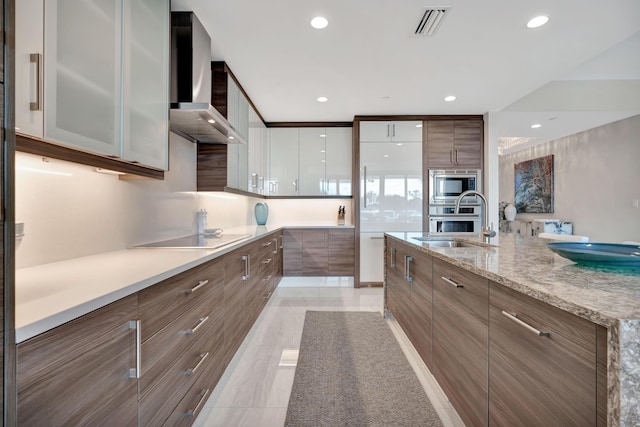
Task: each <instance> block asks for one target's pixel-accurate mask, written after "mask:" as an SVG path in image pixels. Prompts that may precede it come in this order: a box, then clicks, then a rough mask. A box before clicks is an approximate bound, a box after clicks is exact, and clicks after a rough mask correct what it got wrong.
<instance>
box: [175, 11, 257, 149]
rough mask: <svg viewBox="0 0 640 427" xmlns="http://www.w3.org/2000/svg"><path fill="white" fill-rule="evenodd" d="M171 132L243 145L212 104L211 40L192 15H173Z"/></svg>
mask: <svg viewBox="0 0 640 427" xmlns="http://www.w3.org/2000/svg"><path fill="white" fill-rule="evenodd" d="M170 101H171V110H170V111H169V129H170V130H171V131H172V132H174V133H176V134H178V135H180V136H182V137H183V138H186V139H188V140H189V141H191V142H200V143H209V144H244V143H246V141H244V140H243V139H242V138H241V137H240V136H239V135H238V133H237V132H236V130H235V129H234V128H233V126H231V125H230V124H229V122H228V121H227V120H226V119H225V118H224V116H223V115H222V114H220V113H219V112H218V110H216V109H215V108H214V107H213V106H212V105H211V38H210V37H209V34H207V31H206V30H205V28H204V27H203V26H202V24H201V23H200V21H199V20H198V18H197V17H196V16H195V15H194V14H193V12H171V99H170Z"/></svg>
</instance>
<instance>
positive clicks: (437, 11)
mask: <svg viewBox="0 0 640 427" xmlns="http://www.w3.org/2000/svg"><path fill="white" fill-rule="evenodd" d="M449 9H450V8H449V7H427V8H425V10H424V13H423V14H422V17H421V18H420V22H419V23H418V27H417V28H416V31H415V34H417V35H424V36H430V35H432V34H433V33H435V31H436V30H437V29H438V27H439V26H440V24H441V23H442V20H443V19H444V16H445V14H446V13H447V12H448V10H449Z"/></svg>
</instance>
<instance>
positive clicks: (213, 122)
mask: <svg viewBox="0 0 640 427" xmlns="http://www.w3.org/2000/svg"><path fill="white" fill-rule="evenodd" d="M207 121H208V122H209V123H211V124H215V122H216V121H215V120H213V119H209V120H207Z"/></svg>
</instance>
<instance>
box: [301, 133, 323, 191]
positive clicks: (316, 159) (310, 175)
mask: <svg viewBox="0 0 640 427" xmlns="http://www.w3.org/2000/svg"><path fill="white" fill-rule="evenodd" d="M326 139H327V135H326V132H325V128H300V130H299V150H300V188H299V190H300V192H299V194H300V195H303V196H321V195H324V194H325V191H326V189H325V177H326V171H325V169H326V168H325V165H326V162H327V159H326V152H327V150H326V144H325V140H326Z"/></svg>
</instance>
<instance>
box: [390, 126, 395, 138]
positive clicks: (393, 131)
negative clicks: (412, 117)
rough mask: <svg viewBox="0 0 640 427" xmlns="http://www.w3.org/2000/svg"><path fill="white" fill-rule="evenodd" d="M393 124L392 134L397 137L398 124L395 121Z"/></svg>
mask: <svg viewBox="0 0 640 427" xmlns="http://www.w3.org/2000/svg"><path fill="white" fill-rule="evenodd" d="M391 126H392V128H391V129H392V132H391V136H392V137H394V138H395V136H396V124H395V123H394V124H393V125H391Z"/></svg>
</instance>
